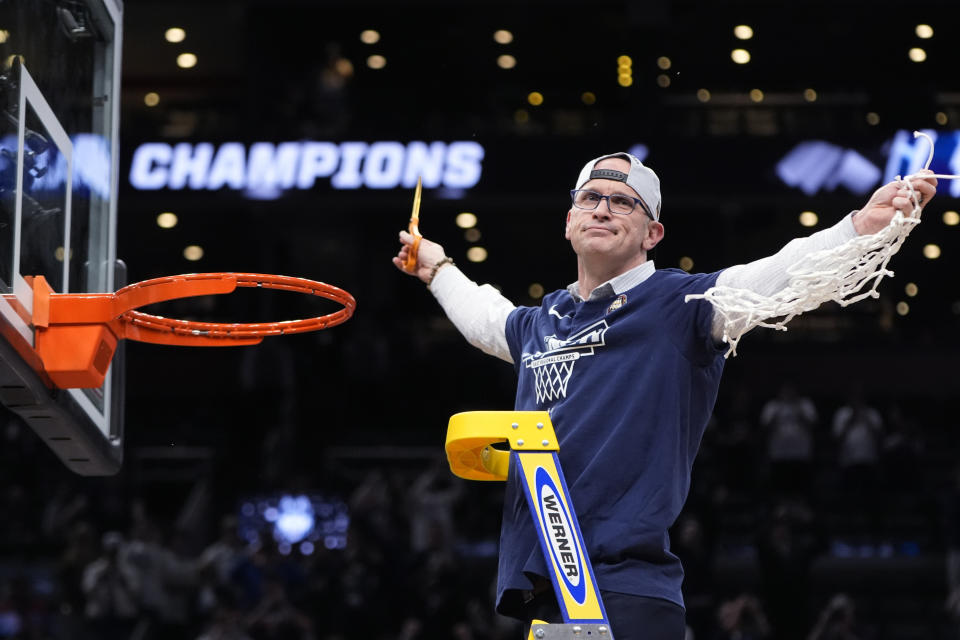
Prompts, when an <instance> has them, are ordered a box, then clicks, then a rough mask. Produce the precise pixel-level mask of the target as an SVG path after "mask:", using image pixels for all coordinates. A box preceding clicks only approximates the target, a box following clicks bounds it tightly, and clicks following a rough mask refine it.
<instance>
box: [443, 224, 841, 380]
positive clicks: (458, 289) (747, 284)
mask: <svg viewBox="0 0 960 640" xmlns="http://www.w3.org/2000/svg"><path fill="white" fill-rule="evenodd" d="M856 235H857V232H856V230H855V229H854V228H853V221H852V219H851V216H849V215H847V216H844V217H843V219H842V220H840V222H838V223H837V224H835V225H833V226H832V227H830V228H828V229H824V230H822V231H818V232H817V233H814V234H812V235H810V236H807V237H805V238H796V239H794V240H791V241H790V242H788V243H787V244H786V245H785V246H784V247H783V248H782V249H780V251H778V252H777V253H775V254H773V255H772V256H767V257H766V258H761V259H760V260H755V261H753V262H749V263H747V264H738V265H736V266H733V267H729V268H728V269H725V270H724V271H723V272H721V273H720V275H719V276H718V277H717V285H720V286H726V287H735V288H738V289H748V290H750V291H753V292H755V293H759V294H761V295H765V296H770V295H772V294H774V293H776V292H777V291H779V290H781V289H783V288H784V287H786V286H787V284H788V276H787V268H789V267H790V266H791V265H793V264H796V263H797V262H798V261H799V260H800V258H802V257H803V256H805V255H806V254H808V253H812V252H814V251H820V250H822V249H830V248H833V247H836V246H839V245H841V244H843V243H844V242H846V241H847V240H850V239H851V238H854V237H856ZM645 264H646V263H645ZM635 269H636V270H642V271H643V272H645V273H643V276H642V278H641V279H640V280H639V281H638V279H637V274H636V273H634V274H632V275H633V277H627V278H624V276H625V275H627V274H621V275H620V276H617V277H616V278H613V279H612V280H610V281H608V282H607V283H604V284H603V285H600V286H601V287H602V286H605V285H608V284H609V285H612V287H613V289H614V292H615V293H617V294H619V293H622V291H621V290H618V289H617V284H618V280H619V281H620V283H623V282H629V283H630V286H631V287H632V286H636V285H637V284H639V282H642V281H643V280H645V279H646V278H647V277H649V276H650V275H652V273H653V269H652V268H650V266H649V265H647V267H646V268H644V265H640V266H639V267H636V268H635ZM631 271H633V270H631ZM629 273H630V272H628V274H629ZM429 288H430V291H431V292H432V293H433V295H434V297H436V299H437V301H438V302H439V303H440V306H441V307H442V308H443V310H444V312H445V313H446V314H447V317H448V318H450V321H451V322H453V324H454V326H455V327H456V328H457V329H458V330H459V331H460V333H461V334H463V336H464V337H465V338H466V339H467V341H468V342H469V343H470V344H472V345H473V346H475V347H477V348H478V349H480V350H481V351H483V352H484V353H488V354H490V355H493V356H496V357H498V358H500V359H501V360H506V361H507V362H511V363H512V362H513V357H512V356H511V355H510V348H509V346H508V345H507V335H506V327H507V316H509V315H510V312H511V311H513V310H514V309H515V308H516V307H515V305H514V304H513V303H512V302H510V301H509V300H507V299H506V298H505V297H503V295H502V294H501V293H500V292H499V291H497V290H496V289H495V288H494V287H492V286H490V285H489V284H485V285H478V284H477V283H475V282H474V281H472V280H470V279H469V278H468V277H467V276H466V275H464V273H463V272H462V271H460V269H458V268H457V267H455V266H452V265H450V266H447V267H444V268H443V269H440V270H439V271H438V272H437V275H436V277H435V278H434V279H433V282H431V283H430V287H429ZM598 289H599V287H598ZM712 334H713V337H714V339H715V340H717V342H719V341H720V339H721V338H722V336H723V328H722V322H719V317H718V316H717V315H715V316H714V323H713V327H712Z"/></svg>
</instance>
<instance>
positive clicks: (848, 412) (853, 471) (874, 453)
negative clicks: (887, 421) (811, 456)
mask: <svg viewBox="0 0 960 640" xmlns="http://www.w3.org/2000/svg"><path fill="white" fill-rule="evenodd" d="M833 437H834V438H835V439H836V440H837V443H838V445H839V463H840V468H841V470H842V471H843V476H844V478H843V480H844V485H845V486H847V487H851V488H854V489H856V490H859V491H869V490H870V489H872V488H873V487H875V486H876V483H877V480H878V479H879V470H880V447H881V443H882V441H883V418H882V417H881V416H880V412H879V411H877V410H876V409H875V408H873V407H872V406H870V405H868V404H867V402H866V399H865V398H864V394H863V388H862V386H860V385H857V386H856V387H854V389H853V391H852V392H851V393H850V397H849V399H848V400H847V402H846V404H844V405H843V406H841V407H840V408H838V409H837V410H836V412H835V413H834V414H833Z"/></svg>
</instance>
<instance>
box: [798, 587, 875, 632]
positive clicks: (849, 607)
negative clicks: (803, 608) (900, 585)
mask: <svg viewBox="0 0 960 640" xmlns="http://www.w3.org/2000/svg"><path fill="white" fill-rule="evenodd" d="M869 637H871V636H869V635H867V634H866V632H865V630H864V629H862V628H861V627H860V625H858V624H857V613H856V607H855V606H854V603H853V600H851V599H850V597H849V596H847V595H846V594H844V593H838V594H836V595H835V596H833V597H832V598H831V599H830V602H829V603H827V606H826V607H824V608H823V611H821V612H820V617H819V618H818V619H817V623H816V625H814V627H813V629H812V630H811V631H810V635H808V636H807V640H867V639H868V638H869Z"/></svg>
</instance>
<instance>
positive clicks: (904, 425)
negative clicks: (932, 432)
mask: <svg viewBox="0 0 960 640" xmlns="http://www.w3.org/2000/svg"><path fill="white" fill-rule="evenodd" d="M925 449H926V442H925V441H924V437H923V431H921V429H920V424H919V423H918V422H917V421H916V420H915V419H914V418H913V416H910V415H908V414H907V413H906V412H905V411H904V410H903V406H902V405H900V404H899V403H894V404H893V405H892V406H891V407H890V410H889V411H888V412H887V431H886V436H885V437H884V439H883V465H882V466H883V476H884V480H886V482H885V484H886V486H887V488H888V489H890V490H894V491H896V490H907V491H910V490H915V489H917V488H918V487H920V486H922V481H923V469H922V467H921V466H920V464H919V463H920V460H921V458H922V457H923V453H924V450H925Z"/></svg>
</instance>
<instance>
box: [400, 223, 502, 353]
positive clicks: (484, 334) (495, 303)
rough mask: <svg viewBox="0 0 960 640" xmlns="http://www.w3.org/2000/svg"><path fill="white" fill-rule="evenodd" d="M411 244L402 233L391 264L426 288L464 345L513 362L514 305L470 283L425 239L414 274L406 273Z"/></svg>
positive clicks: (422, 242)
mask: <svg viewBox="0 0 960 640" xmlns="http://www.w3.org/2000/svg"><path fill="white" fill-rule="evenodd" d="M412 243H413V236H411V235H410V234H409V233H407V232H406V231H401V232H400V244H401V247H400V251H399V252H398V253H397V255H396V256H395V257H394V258H393V264H394V265H396V267H397V268H398V269H400V270H401V271H403V272H404V273H406V274H408V275H412V276H415V277H417V278H419V279H420V280H421V281H422V282H423V283H424V284H426V285H427V288H428V289H430V292H431V293H432V294H433V295H434V297H435V298H436V299H437V302H439V303H440V306H441V307H442V308H443V310H444V312H445V313H446V314H447V317H448V318H449V319H450V321H451V322H452V323H453V325H454V326H455V327H456V328H457V329H458V330H459V331H460V333H462V334H463V337H464V338H466V339H467V342H469V343H470V344H472V345H473V346H475V347H477V348H478V349H480V350H481V351H483V352H484V353H488V354H490V355H492V356H496V357H498V358H500V359H501V360H506V361H507V362H510V363H512V362H513V357H512V356H511V355H510V348H509V346H508V345H507V335H506V327H507V316H509V315H510V312H511V311H513V310H514V309H515V307H514V305H513V303H512V302H510V301H509V300H507V299H506V298H504V297H503V295H501V294H500V292H499V291H497V290H496V289H495V288H494V287H492V286H490V285H489V284H485V285H482V286H481V285H477V283H475V282H473V281H472V280H470V279H469V278H468V277H467V276H466V275H464V273H463V272H462V271H460V269H458V268H457V267H455V266H454V265H453V264H452V262H451V261H449V259H447V257H446V254H445V253H444V251H443V247H441V246H440V245H439V244H437V243H435V242H431V241H429V240H427V239H426V238H423V239H421V241H420V248H419V251H418V252H417V265H416V267H415V269H414V272H412V273H411V272H410V271H407V270H406V269H404V268H403V264H404V262H405V261H406V259H407V256H408V255H409V253H410V246H411V244H412Z"/></svg>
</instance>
